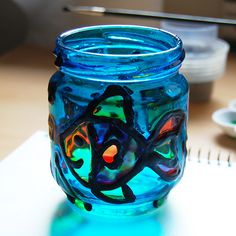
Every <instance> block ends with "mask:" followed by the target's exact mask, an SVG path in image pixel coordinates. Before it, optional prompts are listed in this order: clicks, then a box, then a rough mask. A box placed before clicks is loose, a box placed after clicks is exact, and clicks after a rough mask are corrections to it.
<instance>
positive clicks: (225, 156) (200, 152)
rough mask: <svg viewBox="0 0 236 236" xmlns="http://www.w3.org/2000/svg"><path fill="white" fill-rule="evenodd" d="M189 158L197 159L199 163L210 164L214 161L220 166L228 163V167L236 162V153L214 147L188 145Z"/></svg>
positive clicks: (190, 159) (189, 159)
mask: <svg viewBox="0 0 236 236" xmlns="http://www.w3.org/2000/svg"><path fill="white" fill-rule="evenodd" d="M187 160H188V161H193V160H195V161H197V162H199V163H201V162H207V164H209V165H210V164H211V163H212V162H214V163H216V164H217V165H219V166H220V165H222V164H223V163H224V164H225V163H226V164H227V166H228V167H231V166H232V163H234V162H236V153H235V152H230V151H228V152H226V151H222V150H212V149H208V150H204V149H203V148H193V147H188V148H187Z"/></svg>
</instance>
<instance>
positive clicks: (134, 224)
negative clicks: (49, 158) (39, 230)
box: [49, 200, 172, 236]
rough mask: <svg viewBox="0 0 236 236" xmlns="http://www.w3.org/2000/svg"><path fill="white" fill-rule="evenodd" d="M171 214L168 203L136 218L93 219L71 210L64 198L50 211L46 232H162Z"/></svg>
mask: <svg viewBox="0 0 236 236" xmlns="http://www.w3.org/2000/svg"><path fill="white" fill-rule="evenodd" d="M165 204H167V203H165ZM165 204H164V205H165ZM167 205H168V204H167ZM171 215H172V214H171V211H170V208H169V207H168V206H161V207H160V209H158V210H157V212H156V214H154V215H152V216H145V217H138V218H137V219H136V218H135V217H134V218H132V219H128V220H119V219H117V220H110V219H109V218H103V219H96V218H95V217H94V218H89V219H88V218H85V217H84V216H82V215H81V214H80V213H79V212H77V211H75V210H73V209H72V208H71V206H70V205H69V203H68V202H67V201H66V200H64V201H62V202H61V203H60V204H59V205H58V207H57V209H56V211H55V213H54V215H53V218H52V221H51V225H50V229H49V236H68V235H70V236H85V235H86V236H88V235H98V236H99V235H102V236H108V235H109V236H110V235H112V236H118V235H119V236H120V235H135V236H143V235H147V236H149V235H150V236H151V235H158V236H164V235H166V233H167V232H166V228H167V227H170V225H169V222H170V218H171Z"/></svg>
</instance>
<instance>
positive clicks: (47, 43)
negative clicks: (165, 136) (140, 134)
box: [0, 0, 236, 159]
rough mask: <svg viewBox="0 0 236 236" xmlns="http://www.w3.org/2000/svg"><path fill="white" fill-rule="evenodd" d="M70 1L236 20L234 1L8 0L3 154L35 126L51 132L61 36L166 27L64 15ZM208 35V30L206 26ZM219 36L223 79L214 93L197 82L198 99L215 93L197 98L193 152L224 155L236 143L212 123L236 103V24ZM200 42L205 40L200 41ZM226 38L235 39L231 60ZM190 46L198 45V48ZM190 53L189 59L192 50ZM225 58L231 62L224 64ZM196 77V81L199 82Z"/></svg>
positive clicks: (1, 104) (2, 50) (2, 68)
mask: <svg viewBox="0 0 236 236" xmlns="http://www.w3.org/2000/svg"><path fill="white" fill-rule="evenodd" d="M66 5H73V6H84V5H86V6H104V7H108V8H127V9H136V10H147V11H148V10H149V11H161V12H169V13H179V14H189V15H196V16H208V17H221V18H231V19H236V1H235V0H198V1H189V0H178V1H173V0H145V1H144V0H135V1H127V0H118V1H105V0H96V1H95V0H80V1H79V0H57V1H50V0H1V8H0V32H1V37H0V108H1V109H0V117H1V122H0V137H1V142H0V150H1V151H0V159H3V158H4V157H5V156H6V155H7V154H9V153H10V152H12V151H13V150H14V149H15V148H16V147H17V146H18V145H20V144H21V143H22V142H23V141H24V140H25V139H26V138H27V137H29V136H31V135H32V134H33V133H34V132H35V131H36V130H39V129H43V130H47V116H48V109H47V107H48V105H47V84H48V80H49V78H50V76H51V75H52V74H53V73H54V72H55V71H56V68H55V67H54V57H53V54H52V51H53V49H54V43H55V39H56V37H57V36H58V35H59V34H61V33H62V32H64V31H66V30H69V29H72V28H78V27H82V26H89V25H98V24H136V25H146V26H152V27H160V25H161V24H160V21H159V20H150V19H143V18H142V19H141V18H132V17H118V16H102V17H98V16H91V15H82V14H75V13H70V12H64V11H63V10H62V8H63V7H64V6H66ZM161 27H163V25H161ZM190 28H192V29H194V32H195V35H197V36H198V33H197V31H196V30H195V27H190ZM206 35H209V33H208V32H207V31H206ZM213 35H214V40H218V38H221V39H223V40H224V43H225V44H226V47H225V48H226V50H225V55H224V56H222V57H221V56H220V54H219V61H217V63H218V64H215V65H214V66H208V68H210V69H212V71H214V72H215V71H216V69H217V68H220V67H221V66H222V69H221V70H220V71H217V73H218V75H217V77H216V76H215V78H216V79H218V77H220V78H221V79H220V80H217V82H216V83H215V84H214V90H213V89H212V84H209V83H208V84H204V85H205V87H203V86H201V87H200V88H199V86H198V84H197V85H195V84H194V83H193V84H191V83H190V85H193V86H194V90H195V91H196V96H195V98H196V99H198V98H203V97H204V96H203V92H204V93H205V94H206V95H207V94H209V96H206V97H205V99H203V100H205V101H204V102H203V103H194V102H192V101H191V103H190V120H189V146H191V150H193V149H194V148H195V149H196V150H197V151H196V152H197V153H199V147H200V148H203V147H206V149H207V152H208V150H209V149H212V150H216V152H217V155H218V153H219V150H220V151H221V152H222V150H225V151H226V152H227V155H228V153H231V152H233V153H235V152H236V145H235V140H233V139H232V138H228V137H226V136H225V135H224V134H223V133H221V132H220V130H219V129H218V127H216V125H215V124H214V123H213V122H212V120H211V115H212V113H213V112H214V111H215V110H217V109H219V108H222V107H226V106H228V103H229V101H231V100H232V99H235V97H236V93H235V86H236V83H235V74H236V69H235V68H236V55H235V52H234V49H235V46H234V45H235V42H236V30H235V27H229V26H227V27H223V26H222V27H219V28H218V27H217V28H216V31H215V33H214V34H213ZM180 36H181V35H180ZM181 37H182V36H181ZM194 37H195V36H194ZM184 41H185V39H184ZM197 41H198V42H200V41H199V40H196V41H195V42H197ZM227 42H228V43H230V53H229V57H227V53H228V51H229V46H227V45H228V44H227ZM184 43H185V42H184ZM204 43H205V46H204V51H207V49H206V48H210V46H212V45H213V44H212V39H207V40H204ZM186 45H187V44H186ZM217 45H218V44H217ZM194 46H195V45H194ZM189 48H190V49H192V46H191V47H189ZM186 52H187V53H186V59H185V61H186V62H187V60H188V51H187V47H186ZM195 56H196V55H194V58H195ZM196 58H197V57H196ZM209 58H210V57H209ZM212 58H215V57H214V56H212ZM222 58H223V59H224V60H223V61H220V59H222ZM227 58H228V59H227ZM206 60H208V56H206ZM190 62H192V61H190ZM193 63H195V65H196V68H195V69H196V71H197V72H196V73H195V74H194V76H196V75H197V74H198V71H200V69H199V68H198V67H197V66H198V64H199V61H197V62H195V61H193ZM202 64H203V65H204V64H205V63H202ZM199 65H200V64H199ZM183 68H184V67H183ZM185 69H186V68H185ZM202 71H203V70H202ZM201 77H202V78H203V77H204V76H201ZM188 79H189V81H190V82H191V74H190V75H188ZM194 81H195V80H194V79H193V80H192V82H194ZM199 89H200V90H199ZM194 90H192V91H194ZM192 94H193V93H192ZM199 94H200V95H199ZM198 95H199V96H198ZM199 127H201V129H199ZM204 129H206V130H207V132H205V133H204V138H202V137H203V134H202V132H201V131H202V130H204ZM206 143H207V145H206Z"/></svg>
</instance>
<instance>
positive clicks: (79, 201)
mask: <svg viewBox="0 0 236 236" xmlns="http://www.w3.org/2000/svg"><path fill="white" fill-rule="evenodd" d="M75 205H76V206H77V207H78V208H79V209H81V210H84V209H85V208H84V203H83V202H82V201H81V200H79V199H75Z"/></svg>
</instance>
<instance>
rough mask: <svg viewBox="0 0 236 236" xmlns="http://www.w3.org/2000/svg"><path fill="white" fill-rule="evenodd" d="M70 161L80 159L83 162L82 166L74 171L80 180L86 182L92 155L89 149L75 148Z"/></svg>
mask: <svg viewBox="0 0 236 236" xmlns="http://www.w3.org/2000/svg"><path fill="white" fill-rule="evenodd" d="M72 155H73V158H71V160H72V161H76V160H80V159H82V160H83V161H84V163H83V165H82V166H81V167H80V168H79V169H74V171H75V172H76V173H77V174H78V176H79V177H80V178H82V179H83V180H84V181H86V182H88V179H89V173H90V172H91V160H92V154H91V150H90V148H77V149H75V150H74V151H73V154H72Z"/></svg>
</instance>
